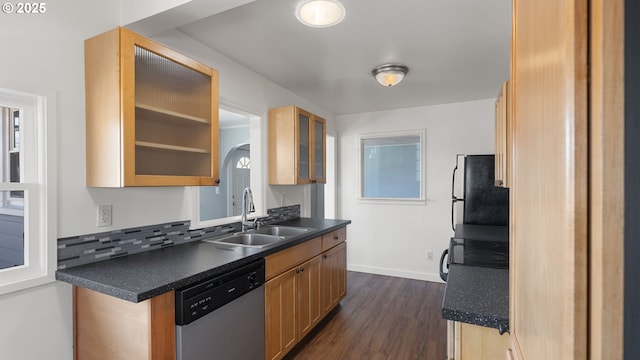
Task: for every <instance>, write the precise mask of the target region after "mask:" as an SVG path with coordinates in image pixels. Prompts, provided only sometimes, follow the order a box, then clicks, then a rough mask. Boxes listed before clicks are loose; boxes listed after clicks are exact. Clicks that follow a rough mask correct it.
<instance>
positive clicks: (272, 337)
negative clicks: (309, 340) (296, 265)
mask: <svg viewBox="0 0 640 360" xmlns="http://www.w3.org/2000/svg"><path fill="white" fill-rule="evenodd" d="M264 298H265V304H264V306H265V308H264V310H265V324H264V325H265V341H264V343H265V358H266V359H280V358H282V357H283V356H284V355H285V354H286V353H287V352H289V350H291V349H292V348H293V347H294V346H295V345H296V343H297V336H296V327H297V326H296V313H297V312H298V290H297V287H296V269H291V270H289V271H287V272H285V273H283V274H281V275H279V276H277V277H275V278H273V279H271V280H269V281H267V282H266V283H265V285H264Z"/></svg>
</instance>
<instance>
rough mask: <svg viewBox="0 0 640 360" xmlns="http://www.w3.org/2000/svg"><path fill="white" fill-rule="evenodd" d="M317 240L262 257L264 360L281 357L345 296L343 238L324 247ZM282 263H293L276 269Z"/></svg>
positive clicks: (344, 247)
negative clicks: (263, 276)
mask: <svg viewBox="0 0 640 360" xmlns="http://www.w3.org/2000/svg"><path fill="white" fill-rule="evenodd" d="M343 239H344V238H343ZM320 244H321V238H317V239H313V240H309V241H308V242H305V243H302V244H300V245H297V246H294V247H292V248H289V249H286V250H283V251H280V252H278V253H275V254H272V255H269V256H267V257H266V259H265V260H266V266H267V282H266V283H265V358H266V359H268V360H277V359H282V357H284V356H285V355H286V354H287V353H288V352H289V351H290V350H291V349H292V348H293V347H294V346H295V345H296V344H297V343H298V342H299V341H300V340H301V339H302V338H304V337H305V336H306V335H307V334H308V333H309V332H310V331H311V330H312V329H313V328H314V327H315V326H316V325H317V324H318V323H319V322H320V320H322V318H324V316H325V315H327V314H328V313H329V311H331V310H332V309H333V308H334V307H335V306H336V305H338V304H339V303H340V300H342V298H344V296H345V295H346V291H347V266H346V264H347V257H346V254H347V246H346V243H344V241H343V242H339V243H338V244H337V245H335V246H334V247H332V248H330V249H328V250H326V251H324V252H321V251H322V248H321V246H320ZM285 263H287V264H289V265H291V264H295V265H294V266H293V267H291V268H288V269H286V270H274V269H282V268H283V264H285ZM270 275H271V276H272V277H271V278H269V276H270Z"/></svg>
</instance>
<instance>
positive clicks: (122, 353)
mask: <svg viewBox="0 0 640 360" xmlns="http://www.w3.org/2000/svg"><path fill="white" fill-rule="evenodd" d="M73 293H74V294H73V296H74V312H75V314H74V322H75V326H74V328H75V331H74V334H75V348H74V352H75V356H74V357H75V359H78V360H82V359H92V360H102V359H104V360H119V359H122V360H130V359H140V360H144V359H149V360H152V359H153V360H173V359H175V353H176V350H175V344H176V342H175V307H174V298H175V294H174V292H173V291H169V292H167V293H164V294H162V295H158V296H156V297H153V298H151V299H148V300H145V301H142V302H139V303H132V302H129V301H126V300H122V299H118V298H116V297H113V296H110V295H105V294H102V293H99V292H96V291H92V290H88V289H85V288H81V287H77V286H74V290H73Z"/></svg>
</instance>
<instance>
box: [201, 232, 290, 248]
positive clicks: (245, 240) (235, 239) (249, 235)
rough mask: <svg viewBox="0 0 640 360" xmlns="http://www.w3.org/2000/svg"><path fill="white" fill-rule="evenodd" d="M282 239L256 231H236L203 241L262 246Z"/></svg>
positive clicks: (282, 237)
mask: <svg viewBox="0 0 640 360" xmlns="http://www.w3.org/2000/svg"><path fill="white" fill-rule="evenodd" d="M284 239H285V237H284V236H276V235H267V234H259V233H257V232H246V233H237V234H233V235H227V236H224V237H220V238H213V239H208V240H205V241H206V242H210V243H214V244H228V245H238V246H246V247H256V248H262V247H266V246H271V245H275V244H277V243H279V242H280V241H283V240H284Z"/></svg>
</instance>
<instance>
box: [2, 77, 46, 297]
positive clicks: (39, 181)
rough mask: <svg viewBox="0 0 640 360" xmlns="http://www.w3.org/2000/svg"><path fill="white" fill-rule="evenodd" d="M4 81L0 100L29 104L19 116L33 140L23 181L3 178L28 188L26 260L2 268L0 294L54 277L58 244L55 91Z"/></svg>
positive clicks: (8, 187) (27, 149)
mask: <svg viewBox="0 0 640 360" xmlns="http://www.w3.org/2000/svg"><path fill="white" fill-rule="evenodd" d="M2 83H3V85H4V86H6V87H3V88H0V105H2V106H7V107H15V108H23V109H24V110H25V111H24V115H23V118H21V119H20V120H21V126H22V127H23V129H22V130H23V131H24V132H23V134H27V135H26V136H24V138H33V139H34V141H32V142H27V143H25V142H24V141H23V142H22V144H23V151H24V156H25V159H24V164H25V166H24V167H23V169H21V171H22V172H23V174H24V176H23V177H22V181H23V182H20V183H0V190H25V198H24V201H25V205H26V206H25V219H24V224H25V225H24V226H25V228H24V231H25V248H24V250H25V264H24V265H21V266H16V267H11V268H6V269H2V270H0V295H3V294H8V293H11V292H15V291H19V290H24V289H27V288H31V287H34V286H39V285H43V284H47V283H50V282H53V281H55V270H56V249H57V246H56V243H57V219H56V217H55V214H56V204H57V195H56V185H57V182H56V161H57V159H56V152H57V149H56V113H57V110H56V104H57V99H56V93H55V92H53V91H50V90H44V89H36V88H32V87H28V86H22V85H19V84H13V83H10V82H7V81H3V82H2ZM7 85H8V86H7ZM30 113H32V114H30ZM31 116H32V117H33V124H32V125H33V127H31V129H30V130H29V128H30V124H28V122H29V121H31V119H30V117H31ZM28 132H31V133H30V134H29V133H28ZM22 140H24V139H22Z"/></svg>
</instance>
